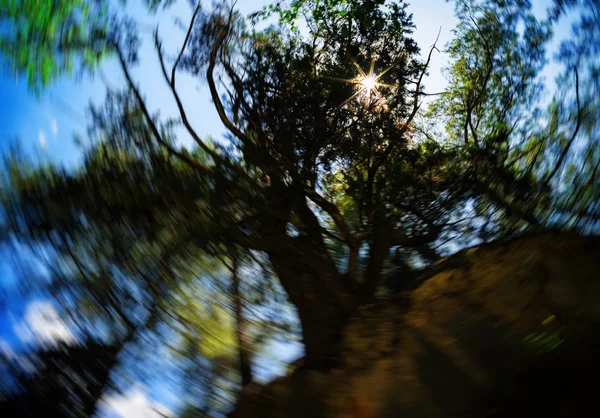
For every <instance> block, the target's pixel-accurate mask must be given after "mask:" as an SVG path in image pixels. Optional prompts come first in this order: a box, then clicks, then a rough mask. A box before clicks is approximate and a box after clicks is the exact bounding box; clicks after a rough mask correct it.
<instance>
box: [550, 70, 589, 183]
mask: <svg viewBox="0 0 600 418" xmlns="http://www.w3.org/2000/svg"><path fill="white" fill-rule="evenodd" d="M575 96H576V100H577V125H576V126H575V131H573V135H571V139H570V140H569V142H568V143H567V146H566V147H565V149H564V150H563V152H562V154H561V155H560V157H559V158H558V161H557V162H556V165H555V166H554V169H553V170H552V172H551V173H550V174H549V175H548V177H547V178H546V180H545V183H546V184H548V183H549V182H550V181H551V180H552V179H553V178H554V176H555V175H556V173H557V172H558V170H559V169H560V167H561V166H562V164H563V162H564V160H565V158H566V157H567V154H568V153H569V149H570V148H571V145H573V142H575V138H576V137H577V134H578V133H579V129H580V128H581V103H580V99H579V72H578V71H577V67H575Z"/></svg>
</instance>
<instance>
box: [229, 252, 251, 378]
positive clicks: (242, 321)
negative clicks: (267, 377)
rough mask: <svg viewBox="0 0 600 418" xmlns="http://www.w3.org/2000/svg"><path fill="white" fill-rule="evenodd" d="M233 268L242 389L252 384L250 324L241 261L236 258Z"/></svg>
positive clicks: (232, 278)
mask: <svg viewBox="0 0 600 418" xmlns="http://www.w3.org/2000/svg"><path fill="white" fill-rule="evenodd" d="M232 261H233V263H232V267H231V281H232V288H233V289H232V290H233V292H232V293H233V299H234V310H235V322H236V333H237V342H238V358H239V362H240V374H241V377H242V382H241V384H242V387H244V386H246V385H247V384H249V383H250V382H252V360H251V347H250V341H249V338H248V322H247V321H246V317H245V316H244V311H243V308H244V307H243V304H242V297H241V294H240V277H239V274H238V273H239V259H238V258H237V256H234V258H233V260H232Z"/></svg>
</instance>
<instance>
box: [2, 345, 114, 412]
mask: <svg viewBox="0 0 600 418" xmlns="http://www.w3.org/2000/svg"><path fill="white" fill-rule="evenodd" d="M118 352H119V347H116V346H112V345H104V344H101V343H98V342H89V343H88V344H86V345H76V346H66V345H65V346H58V347H55V348H52V349H45V350H39V351H38V352H36V353H34V354H33V355H32V356H30V357H31V359H32V360H33V362H31V360H28V362H31V366H33V367H34V368H35V370H34V371H32V370H24V369H22V367H20V366H19V364H18V362H15V361H14V360H9V361H8V364H9V366H10V367H9V368H10V369H11V370H12V371H13V373H12V374H14V376H13V379H14V378H16V381H15V386H16V388H12V390H10V391H7V392H8V393H4V394H3V395H4V396H7V395H8V396H7V399H6V400H4V401H3V402H2V403H0V411H2V414H3V415H4V416H19V417H39V416H48V417H72V418H76V417H77V418H79V417H81V418H84V417H91V416H92V415H93V414H94V412H95V411H96V404H97V402H98V400H99V399H100V396H101V395H102V394H103V392H104V390H105V389H106V388H107V387H108V381H109V373H110V371H111V369H112V367H113V366H114V365H115V364H116V363H117V358H116V355H117V353H118ZM6 377H7V376H4V377H3V380H4V378H6ZM3 389H4V390H6V389H7V388H6V387H5V388H3Z"/></svg>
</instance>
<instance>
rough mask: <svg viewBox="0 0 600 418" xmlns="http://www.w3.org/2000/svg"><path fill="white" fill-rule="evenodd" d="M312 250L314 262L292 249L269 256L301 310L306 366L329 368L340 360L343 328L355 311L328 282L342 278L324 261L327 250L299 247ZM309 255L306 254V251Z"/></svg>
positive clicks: (299, 310) (282, 282) (317, 368)
mask: <svg viewBox="0 0 600 418" xmlns="http://www.w3.org/2000/svg"><path fill="white" fill-rule="evenodd" d="M303 250H304V251H310V254H311V256H312V257H311V258H312V259H313V260H314V262H313V263H311V264H310V265H309V264H308V263H306V262H305V261H302V260H305V259H306V257H298V258H296V259H294V258H293V255H292V256H290V255H289V254H288V253H285V254H283V253H270V254H269V257H270V260H271V263H272V266H273V268H274V269H275V272H276V273H277V275H278V277H279V280H280V281H281V284H282V286H283V288H284V289H285V291H286V292H287V294H288V296H289V298H290V300H291V302H292V303H293V304H294V305H295V306H296V308H297V310H298V316H299V318H300V323H301V326H302V335H303V342H304V346H305V361H304V366H305V367H306V368H309V369H316V370H327V369H330V368H334V367H336V365H337V364H338V363H339V357H340V351H341V342H342V330H343V328H344V326H345V325H346V324H347V323H348V321H349V319H350V317H351V315H352V312H351V311H349V310H348V309H347V307H345V306H343V304H342V303H341V302H340V299H339V295H336V294H334V293H333V292H332V291H331V289H330V288H329V287H328V286H327V284H326V283H325V282H326V281H327V279H325V280H324V277H325V276H330V277H328V280H337V281H338V282H339V283H340V285H342V278H341V277H339V276H337V275H336V276H335V277H331V275H332V274H334V273H333V272H332V271H331V269H330V268H328V264H327V263H326V262H324V261H323V258H324V257H323V254H317V253H315V252H314V250H312V249H310V246H305V247H304V248H303V249H299V251H303ZM305 255H306V254H305Z"/></svg>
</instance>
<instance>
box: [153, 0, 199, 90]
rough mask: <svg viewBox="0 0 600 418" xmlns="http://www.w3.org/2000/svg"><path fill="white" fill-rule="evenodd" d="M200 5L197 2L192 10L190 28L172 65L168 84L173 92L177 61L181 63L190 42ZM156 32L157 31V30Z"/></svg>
mask: <svg viewBox="0 0 600 418" xmlns="http://www.w3.org/2000/svg"><path fill="white" fill-rule="evenodd" d="M201 5H202V2H200V1H198V5H197V6H196V9H195V10H194V14H193V15H192V20H191V21H190V26H189V27H188V30H187V33H186V35H185V40H184V41H183V45H181V50H180V51H179V55H177V59H176V60H175V63H174V64H173V69H172V70H171V82H170V83H169V84H170V85H171V88H172V89H173V90H175V74H176V72H177V66H178V65H179V61H181V57H182V56H183V53H184V51H185V48H186V47H187V44H188V42H189V40H190V36H191V34H192V29H193V27H194V21H195V20H196V16H198V12H200V6H201ZM157 32H158V30H157Z"/></svg>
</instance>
